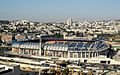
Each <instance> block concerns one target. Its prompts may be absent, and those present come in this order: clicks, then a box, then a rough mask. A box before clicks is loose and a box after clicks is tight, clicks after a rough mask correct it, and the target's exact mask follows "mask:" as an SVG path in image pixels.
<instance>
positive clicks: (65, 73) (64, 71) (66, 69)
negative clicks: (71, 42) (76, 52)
mask: <svg viewBox="0 0 120 75" xmlns="http://www.w3.org/2000/svg"><path fill="white" fill-rule="evenodd" d="M69 72H70V71H69V69H68V68H65V69H64V70H63V72H62V74H63V75H68V74H69Z"/></svg>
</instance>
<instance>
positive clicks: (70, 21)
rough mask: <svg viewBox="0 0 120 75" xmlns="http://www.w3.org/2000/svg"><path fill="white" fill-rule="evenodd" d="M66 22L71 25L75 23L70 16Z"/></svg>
mask: <svg viewBox="0 0 120 75" xmlns="http://www.w3.org/2000/svg"><path fill="white" fill-rule="evenodd" d="M66 24H67V25H70V26H71V25H72V24H73V20H72V18H69V19H68V20H67V22H66Z"/></svg>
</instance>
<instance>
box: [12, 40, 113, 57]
mask: <svg viewBox="0 0 120 75" xmlns="http://www.w3.org/2000/svg"><path fill="white" fill-rule="evenodd" d="M12 51H13V52H16V53H18V54H20V55H23V56H32V55H35V56H46V57H58V58H77V59H88V58H93V57H99V56H101V55H102V56H105V57H107V58H110V57H111V50H110V45H109V44H107V43H105V42H104V41H93V40H78V39H74V40H73V39H58V38H42V39H41V40H39V39H37V40H22V41H21V40H19V41H16V42H13V44H12Z"/></svg>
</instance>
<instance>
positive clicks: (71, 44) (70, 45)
mask: <svg viewBox="0 0 120 75" xmlns="http://www.w3.org/2000/svg"><path fill="white" fill-rule="evenodd" d="M76 44H77V43H70V44H69V45H68V47H75V46H76Z"/></svg>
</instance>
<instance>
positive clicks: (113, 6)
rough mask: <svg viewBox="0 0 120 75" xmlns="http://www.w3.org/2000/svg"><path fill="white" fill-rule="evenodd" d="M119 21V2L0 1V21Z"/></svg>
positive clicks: (103, 0) (96, 0)
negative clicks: (70, 19)
mask: <svg viewBox="0 0 120 75" xmlns="http://www.w3.org/2000/svg"><path fill="white" fill-rule="evenodd" d="M68 18H73V19H74V20H91V19H92V20H99V19H119V18H120V0H0V19H10V20H16V19H27V20H31V21H63V20H66V19H68Z"/></svg>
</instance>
